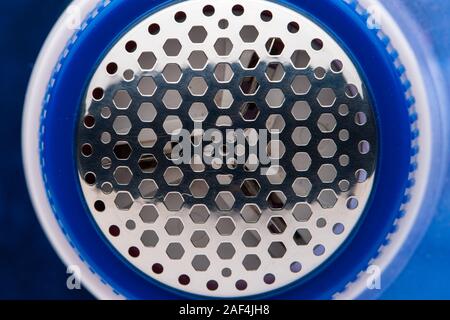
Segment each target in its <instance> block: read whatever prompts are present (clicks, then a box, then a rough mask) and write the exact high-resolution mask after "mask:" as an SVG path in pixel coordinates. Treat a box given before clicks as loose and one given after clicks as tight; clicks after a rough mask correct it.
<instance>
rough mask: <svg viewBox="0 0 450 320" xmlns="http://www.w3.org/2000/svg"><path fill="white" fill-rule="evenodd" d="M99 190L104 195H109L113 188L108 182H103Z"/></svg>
mask: <svg viewBox="0 0 450 320" xmlns="http://www.w3.org/2000/svg"><path fill="white" fill-rule="evenodd" d="M101 190H102V192H103V193H104V194H111V193H112V192H113V186H112V184H111V183H109V182H104V183H103V184H102V186H101Z"/></svg>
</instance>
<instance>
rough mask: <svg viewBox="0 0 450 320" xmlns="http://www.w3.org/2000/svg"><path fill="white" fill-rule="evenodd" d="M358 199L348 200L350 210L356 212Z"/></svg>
mask: <svg viewBox="0 0 450 320" xmlns="http://www.w3.org/2000/svg"><path fill="white" fill-rule="evenodd" d="M358 205H359V203H358V199H356V198H354V197H351V198H349V199H348V200H347V208H348V209H350V210H354V209H356V208H358Z"/></svg>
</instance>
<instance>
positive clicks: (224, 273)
mask: <svg viewBox="0 0 450 320" xmlns="http://www.w3.org/2000/svg"><path fill="white" fill-rule="evenodd" d="M222 276H224V277H225V278H228V277H231V269H230V268H223V269H222Z"/></svg>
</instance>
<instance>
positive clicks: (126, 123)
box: [113, 116, 131, 136]
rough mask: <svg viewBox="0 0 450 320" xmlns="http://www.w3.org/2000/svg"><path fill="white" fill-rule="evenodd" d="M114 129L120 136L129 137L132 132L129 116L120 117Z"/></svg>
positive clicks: (117, 118) (116, 120) (115, 120)
mask: <svg viewBox="0 0 450 320" xmlns="http://www.w3.org/2000/svg"><path fill="white" fill-rule="evenodd" d="M113 129H114V131H115V132H116V133H117V134H118V135H119V136H124V135H127V134H128V133H129V132H130V130H131V121H130V119H128V117H127V116H118V117H116V119H114V122H113Z"/></svg>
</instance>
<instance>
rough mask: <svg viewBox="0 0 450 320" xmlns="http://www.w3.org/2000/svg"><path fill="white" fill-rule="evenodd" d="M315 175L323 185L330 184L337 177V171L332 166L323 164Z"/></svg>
mask: <svg viewBox="0 0 450 320" xmlns="http://www.w3.org/2000/svg"><path fill="white" fill-rule="evenodd" d="M317 175H318V176H319V178H320V180H321V181H322V182H323V183H332V182H333V181H334V180H335V179H336V177H337V170H336V168H335V167H334V166H333V165H332V164H324V165H322V166H321V167H320V168H319V171H317Z"/></svg>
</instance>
